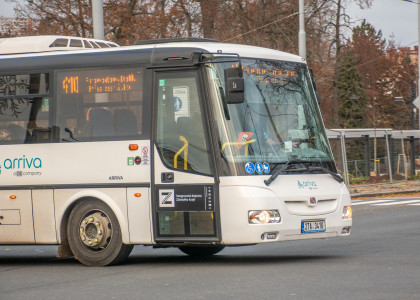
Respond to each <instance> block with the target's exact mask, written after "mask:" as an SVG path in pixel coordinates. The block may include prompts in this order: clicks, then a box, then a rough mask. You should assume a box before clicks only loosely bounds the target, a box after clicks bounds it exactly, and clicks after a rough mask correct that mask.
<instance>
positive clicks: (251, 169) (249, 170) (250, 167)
mask: <svg viewBox="0 0 420 300" xmlns="http://www.w3.org/2000/svg"><path fill="white" fill-rule="evenodd" d="M245 171H247V173H249V174H254V172H255V166H254V164H253V163H252V162H249V163H247V164H246V165H245Z"/></svg>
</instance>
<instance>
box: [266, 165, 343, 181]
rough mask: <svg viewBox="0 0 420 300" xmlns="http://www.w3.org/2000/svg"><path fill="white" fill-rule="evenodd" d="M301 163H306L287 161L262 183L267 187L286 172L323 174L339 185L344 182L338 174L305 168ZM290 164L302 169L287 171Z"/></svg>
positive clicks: (326, 170)
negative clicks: (297, 165) (329, 176)
mask: <svg viewBox="0 0 420 300" xmlns="http://www.w3.org/2000/svg"><path fill="white" fill-rule="evenodd" d="M303 163H308V162H307V161H304V160H299V159H294V160H289V161H287V162H286V163H285V164H284V165H283V166H282V167H281V168H280V169H278V170H277V171H276V172H274V173H273V174H272V175H271V176H270V178H268V179H267V180H264V183H265V185H266V186H269V185H270V184H271V183H272V182H273V181H274V180H276V178H277V177H278V176H279V175H280V174H284V173H286V172H309V173H312V172H324V173H327V174H329V175H331V177H332V178H334V179H335V180H336V181H338V182H339V183H342V182H344V180H343V178H342V177H341V176H340V174H338V173H334V172H332V171H331V170H329V169H327V168H324V167H319V166H318V167H305V166H303ZM291 164H300V165H301V166H302V167H301V168H296V169H289V170H287V167H288V166H289V165H291Z"/></svg>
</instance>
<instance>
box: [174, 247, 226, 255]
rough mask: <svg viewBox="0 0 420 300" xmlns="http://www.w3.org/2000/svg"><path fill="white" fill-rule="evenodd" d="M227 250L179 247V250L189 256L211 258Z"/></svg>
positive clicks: (221, 248) (220, 248)
mask: <svg viewBox="0 0 420 300" xmlns="http://www.w3.org/2000/svg"><path fill="white" fill-rule="evenodd" d="M224 248H225V246H214V247H211V246H206V247H200V246H197V247H191V246H182V247H179V250H181V251H182V252H184V253H185V254H188V255H189V256H211V255H214V254H217V253H219V252H220V251H222V250H223V249H224Z"/></svg>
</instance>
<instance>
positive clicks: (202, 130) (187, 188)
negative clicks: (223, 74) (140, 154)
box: [152, 70, 220, 243]
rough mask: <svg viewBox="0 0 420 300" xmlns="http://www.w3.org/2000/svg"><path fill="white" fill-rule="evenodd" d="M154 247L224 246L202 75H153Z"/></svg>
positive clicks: (178, 72)
mask: <svg viewBox="0 0 420 300" xmlns="http://www.w3.org/2000/svg"><path fill="white" fill-rule="evenodd" d="M154 82H155V83H154V87H155V93H154V95H155V101H154V103H155V109H154V111H155V113H156V115H155V118H154V119H155V125H156V130H155V133H154V137H155V143H154V145H155V147H154V155H153V157H154V159H153V160H154V167H153V170H154V171H153V172H154V174H153V175H154V176H153V178H154V179H153V183H154V186H153V196H152V201H153V203H152V204H153V205H152V207H153V222H154V236H155V241H156V242H158V243H159V242H165V241H166V242H176V241H188V242H217V241H220V229H219V228H220V226H219V213H218V199H217V194H218V191H217V185H216V183H215V177H214V171H213V170H214V168H213V163H212V161H213V160H212V156H211V151H210V147H209V138H208V129H206V126H205V124H206V119H205V117H204V116H205V114H204V108H203V107H204V106H203V103H202V98H203V95H202V93H201V90H202V89H201V88H200V82H199V77H198V73H197V71H195V70H189V71H182V72H180V71H172V72H156V73H155V81H154Z"/></svg>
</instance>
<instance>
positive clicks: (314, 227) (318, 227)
mask: <svg viewBox="0 0 420 300" xmlns="http://www.w3.org/2000/svg"><path fill="white" fill-rule="evenodd" d="M326 230H327V226H326V225H325V220H319V221H302V233H311V232H324V231H326Z"/></svg>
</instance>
